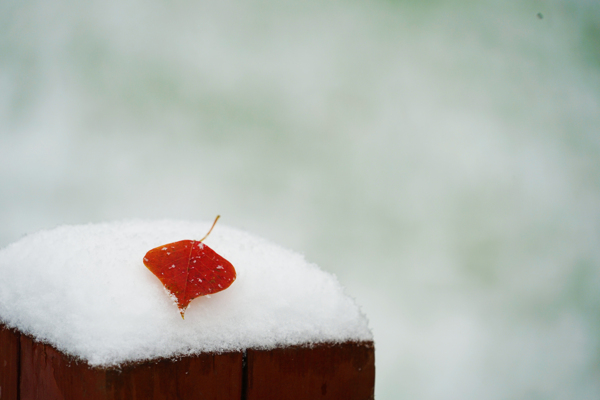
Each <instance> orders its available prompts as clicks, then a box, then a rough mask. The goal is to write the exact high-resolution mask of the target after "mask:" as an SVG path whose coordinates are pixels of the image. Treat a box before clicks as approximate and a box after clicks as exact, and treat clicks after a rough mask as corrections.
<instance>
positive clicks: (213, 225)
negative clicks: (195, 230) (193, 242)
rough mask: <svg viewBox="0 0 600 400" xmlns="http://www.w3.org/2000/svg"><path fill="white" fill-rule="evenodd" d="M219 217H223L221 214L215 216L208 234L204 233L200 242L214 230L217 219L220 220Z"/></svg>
mask: <svg viewBox="0 0 600 400" xmlns="http://www.w3.org/2000/svg"><path fill="white" fill-rule="evenodd" d="M219 218H221V216H220V215H217V218H215V222H213V224H212V226H211V227H210V229H209V230H208V233H207V234H206V235H204V237H203V238H202V239H200V240H198V241H199V242H202V241H203V240H204V239H206V238H207V237H208V235H210V233H211V232H212V230H213V228H214V227H215V225H216V224H217V221H218V220H219Z"/></svg>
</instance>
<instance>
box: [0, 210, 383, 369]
mask: <svg viewBox="0 0 600 400" xmlns="http://www.w3.org/2000/svg"><path fill="white" fill-rule="evenodd" d="M210 225H211V224H210V223H205V222H183V221H124V222H112V223H102V224H89V225H78V226H61V227H58V228H56V229H53V230H48V231H41V232H38V233H36V234H32V235H29V236H26V237H24V238H23V239H21V240H19V241H18V242H16V243H13V244H11V245H9V246H8V247H6V248H4V249H2V250H0V277H1V279H0V321H1V322H2V323H4V324H5V325H7V326H9V327H12V328H17V329H19V330H20V331H21V332H23V333H26V334H29V335H32V336H33V337H35V338H36V339H38V340H40V341H43V342H46V343H50V344H51V345H53V346H55V347H56V348H58V349H59V350H61V351H63V352H65V353H67V354H70V355H72V356H75V357H78V358H80V359H83V360H85V361H87V362H88V363H89V364H90V365H92V366H109V365H117V364H120V363H123V362H129V361H140V360H146V359H153V358H158V357H174V356H180V355H186V354H194V353H200V352H223V351H234V350H241V349H245V348H273V347H277V346H285V345H294V344H305V343H322V342H341V341H347V340H354V341H362V340H372V334H371V332H370V330H369V328H368V322H367V319H366V317H365V316H364V315H363V314H362V313H361V311H360V309H359V307H358V306H357V305H356V304H355V302H354V301H353V300H352V299H351V298H349V297H348V296H346V295H345V294H344V290H343V288H342V287H341V285H340V284H339V282H338V281H337V279H336V278H335V276H333V275H331V274H329V273H326V272H324V271H322V270H321V269H319V268H318V267H317V266H316V265H314V264H311V263H308V262H307V261H306V260H305V259H304V258H303V257H302V256H301V255H299V254H296V253H294V252H291V251H289V250H286V249H283V248H281V247H279V246H277V245H274V244H272V243H270V242H268V241H266V240H264V239H261V238H258V237H256V236H253V235H250V234H248V233H245V232H242V231H239V230H237V229H233V228H229V227H226V226H224V225H221V224H218V225H217V226H216V227H215V229H214V231H213V232H212V233H211V235H210V236H209V237H208V238H207V239H206V240H205V241H204V243H206V244H207V245H208V246H210V247H211V248H212V249H213V250H215V251H216V252H217V253H219V254H220V255H221V256H223V257H224V258H225V259H227V260H228V261H230V262H231V263H232V264H233V265H234V267H235V269H236V271H237V280H236V281H235V282H234V283H233V284H232V285H231V287H230V288H228V289H227V290H225V291H222V292H219V293H217V294H214V295H212V296H210V297H209V296H205V297H200V298H197V299H195V300H193V301H192V302H191V303H190V306H189V308H188V309H187V311H186V314H185V320H182V318H181V316H180V314H179V311H178V309H177V306H176V304H175V303H174V302H173V300H172V299H171V298H170V297H169V296H168V295H167V293H166V291H165V289H164V287H163V286H162V284H161V283H160V281H159V280H158V279H157V278H156V277H155V276H154V275H153V274H152V273H151V272H150V271H149V270H148V269H147V268H146V267H145V266H144V264H143V261H142V259H143V257H144V255H145V253H146V252H147V251H148V250H150V249H152V248H154V247H157V246H160V245H163V244H166V243H171V242H175V241H178V240H183V239H196V240H198V239H199V238H202V237H203V236H204V234H205V233H206V232H207V231H208V229H209V228H210Z"/></svg>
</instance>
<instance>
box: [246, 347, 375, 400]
mask: <svg viewBox="0 0 600 400" xmlns="http://www.w3.org/2000/svg"><path fill="white" fill-rule="evenodd" d="M247 363H248V364H247V382H246V386H247V387H246V399H245V400H279V399H286V400H300V399H302V400H313V399H332V400H333V399H339V400H342V399H343V400H370V399H373V398H374V392H375V348H374V346H373V342H360V343H353V342H346V343H342V344H323V345H315V346H313V347H305V346H293V347H284V348H278V349H274V350H250V349H249V350H247Z"/></svg>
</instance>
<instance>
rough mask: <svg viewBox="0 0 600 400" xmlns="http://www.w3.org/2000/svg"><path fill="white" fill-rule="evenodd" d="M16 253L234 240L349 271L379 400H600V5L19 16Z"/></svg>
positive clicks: (108, 6) (11, 162) (255, 5)
mask: <svg viewBox="0 0 600 400" xmlns="http://www.w3.org/2000/svg"><path fill="white" fill-rule="evenodd" d="M0 166H1V168H0V206H1V207H0V221H1V224H0V246H2V247H3V246H6V245H7V244H9V243H10V242H13V241H15V240H17V239H19V238H20V237H21V236H23V235H25V234H27V233H31V232H34V231H37V230H39V229H44V228H51V227H54V226H56V225H59V224H64V223H77V224H79V223H87V222H97V221H105V220H115V219H130V218H153V219H155V218H177V219H191V220H195V219H202V220H212V219H213V218H214V217H215V215H217V214H221V215H222V217H223V218H222V223H224V224H227V225H230V226H234V227H238V228H242V229H244V230H247V231H250V232H253V233H256V234H259V235H261V236H263V237H266V238H269V239H271V240H272V241H274V242H277V243H279V244H281V245H283V246H285V247H288V248H291V249H294V250H296V251H298V252H301V253H303V254H305V255H306V258H307V259H308V260H310V261H313V262H315V263H317V264H318V265H320V266H321V267H322V268H323V269H325V270H327V271H331V272H333V273H335V274H336V275H337V276H338V277H339V279H340V281H341V282H342V284H343V285H344V286H345V287H346V288H347V291H348V293H349V294H350V295H351V296H353V297H354V298H356V300H357V302H358V303H359V304H360V305H361V306H362V308H363V310H364V312H365V313H366V314H367V315H368V317H369V319H370V323H371V327H372V329H373V331H374V334H375V340H376V349H377V385H376V396H377V399H379V400H383V399H389V400H392V399H418V400H421V399H432V400H433V399H462V400H464V399H570V400H572V399H598V398H600V348H599V344H600V3H599V2H597V1H591V0H590V1H585V0H581V1H575V0H573V1H567V0H549V1H531V0H526V1H493V0H484V1H469V0H456V1H441V0H439V1H435V0H430V1H421V2H411V1H384V0H380V1H369V2H359V1H352V0H320V1H317V0H303V1H289V0H245V1H236V0H221V1H204V0H196V1H192V0H175V1H161V0H146V1H136V0H132V1H116V0H106V1H99V0H92V1H88V2H79V1H68V0H67V1H63V0H57V1H53V2H46V1H34V0H24V1H14V0H4V1H2V2H0Z"/></svg>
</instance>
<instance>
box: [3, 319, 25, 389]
mask: <svg viewBox="0 0 600 400" xmlns="http://www.w3.org/2000/svg"><path fill="white" fill-rule="evenodd" d="M19 336H20V335H19V332H17V331H15V330H12V329H8V328H6V327H5V326H4V325H2V324H0V400H18V398H19V397H18V396H19Z"/></svg>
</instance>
